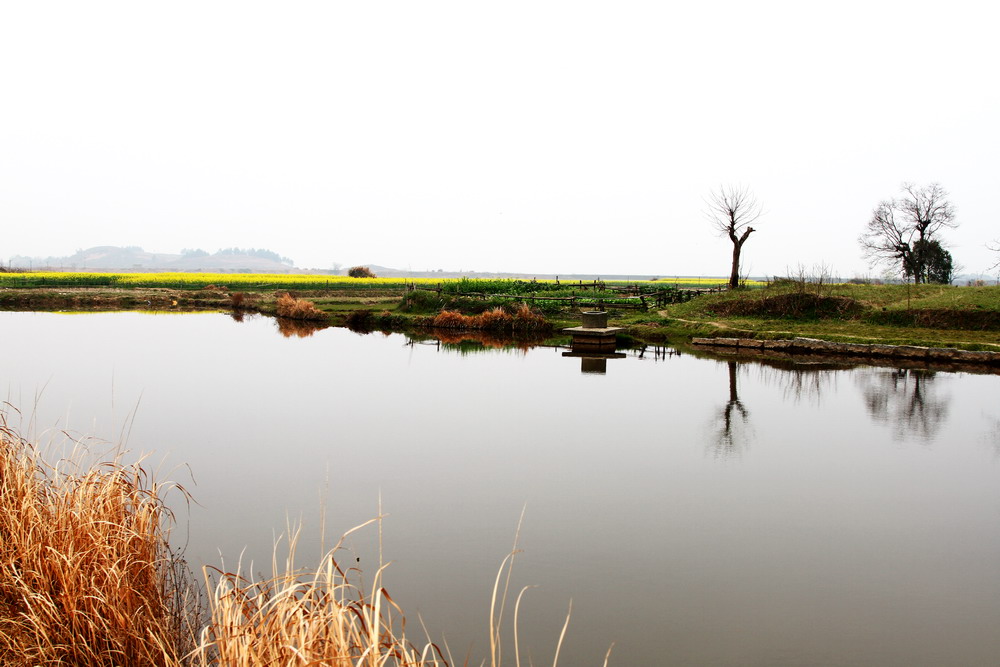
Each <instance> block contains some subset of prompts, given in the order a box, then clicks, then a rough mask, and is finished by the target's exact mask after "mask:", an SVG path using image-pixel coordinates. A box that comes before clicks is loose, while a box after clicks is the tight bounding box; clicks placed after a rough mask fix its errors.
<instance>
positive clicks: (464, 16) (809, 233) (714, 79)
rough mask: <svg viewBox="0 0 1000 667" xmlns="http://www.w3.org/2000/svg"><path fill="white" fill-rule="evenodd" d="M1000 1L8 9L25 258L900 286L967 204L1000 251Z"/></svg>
mask: <svg viewBox="0 0 1000 667" xmlns="http://www.w3.org/2000/svg"><path fill="white" fill-rule="evenodd" d="M998 14H1000V9H998V8H990V3H986V2H955V1H953V2H948V3H943V2H933V3H931V2H919V1H916V2H914V1H908V2H883V1H879V0H870V1H868V2H850V1H847V2H838V3H818V2H762V1H757V2H712V1H705V2H685V3H679V2H666V1H661V2H630V1H628V0H620V1H619V2H614V3H610V2H588V1H587V0H573V1H566V2H563V1H546V0H532V1H529V2H521V1H519V0H504V1H503V2H476V1H473V0H464V1H455V2H443V1H437V0H426V1H418V0H408V1H390V0H387V1H378V0H366V1H363V2H357V1H355V2H341V1H337V0H326V1H323V2H308V1H303V2H294V1H286V2H254V1H252V0H240V1H238V2H235V1H232V2H231V1H222V0H219V1H213V0H199V1H197V2H187V1H185V0H173V1H171V2H145V1H136V0H128V1H125V2H106V1H102V0H90V1H88V2H76V1H73V2H58V1H44V0H38V1H35V2H18V1H16V0H10V1H5V2H0V229H2V234H0V258H9V257H10V256H12V255H27V256H61V255H68V254H72V253H73V252H75V251H76V250H78V249H81V248H88V247H91V246H96V245H137V246H141V247H143V248H144V249H146V250H147V251H152V252H163V253H167V252H179V251H180V250H181V249H182V248H203V249H205V250H208V251H209V252H213V251H215V250H217V249H219V248H226V247H232V246H237V247H254V248H267V249H270V250H273V251H275V252H278V253H279V254H281V255H283V256H287V257H290V258H292V259H293V260H294V261H295V263H296V266H299V267H314V268H320V269H329V268H332V267H334V266H337V265H340V266H345V267H346V266H351V265H355V264H378V265H382V266H389V267H394V268H400V269H411V270H415V271H416V270H428V269H429V270H436V269H445V270H448V271H454V270H466V271H470V270H476V271H509V272H525V273H540V274H541V273H544V274H553V273H555V274H558V273H564V274H569V273H598V274H601V273H605V274H609V275H610V274H626V275H632V274H635V275H650V274H652V275H662V276H669V275H694V276H699V275H705V276H711V275H719V276H721V275H727V274H728V271H729V262H730V259H731V249H732V244H731V243H730V241H729V240H728V239H726V238H720V237H718V236H717V235H716V233H715V232H714V231H713V229H712V227H711V225H710V224H709V222H708V221H707V220H706V217H705V210H706V208H707V205H706V199H707V198H708V197H709V196H710V194H711V192H712V191H713V190H715V189H718V188H719V187H720V186H722V185H737V186H743V187H747V188H749V189H750V190H751V191H752V192H753V193H754V194H755V195H756V196H757V198H758V200H759V201H760V202H761V203H762V205H763V207H764V210H765V214H764V215H763V217H762V218H761V219H760V220H759V221H758V224H755V225H754V227H755V229H756V230H757V231H756V232H755V233H754V234H753V235H752V236H751V237H750V239H749V240H748V241H747V243H746V245H745V246H744V268H743V271H744V273H746V274H749V275H766V276H769V275H784V274H788V273H797V272H798V271H799V270H800V269H801V268H805V269H806V270H807V271H810V270H813V269H817V268H825V269H826V270H827V272H829V273H832V274H833V275H839V276H843V277H853V276H865V275H868V276H878V275H880V274H881V269H871V268H869V266H868V264H867V262H866V261H865V260H864V259H863V257H862V256H861V252H860V249H859V246H858V243H857V237H858V235H859V234H860V233H861V231H862V230H863V227H864V225H865V223H866V222H867V220H868V219H869V217H870V216H871V212H872V209H873V208H874V207H875V206H876V205H877V204H878V203H879V201H880V200H883V199H887V198H891V197H893V196H896V195H898V194H899V189H900V186H901V184H902V183H903V182H906V181H908V182H913V183H916V184H918V185H925V184H929V183H932V182H938V183H940V184H941V185H942V186H943V187H944V188H945V189H946V190H947V191H948V192H949V194H950V200H951V202H952V203H953V204H954V205H955V207H956V208H957V212H958V217H957V221H958V223H959V225H960V226H959V228H958V229H956V230H948V231H947V232H946V233H945V234H944V235H943V237H942V238H943V240H944V241H945V242H946V244H947V246H948V247H949V249H950V250H951V252H952V254H953V256H954V258H955V261H956V262H957V263H958V264H959V265H961V266H962V267H963V269H964V271H966V272H973V273H974V272H980V271H984V270H986V269H987V267H989V266H990V265H992V264H994V263H995V262H996V260H997V259H998V258H1000V256H998V253H994V252H991V251H990V250H988V249H987V247H986V244H987V243H989V242H991V241H994V240H997V239H1000V224H998V223H1000V219H998V218H1000V216H998V213H997V211H998V206H997V205H996V203H997V202H996V199H995V198H996V197H997V196H998V194H1000V165H998V156H1000V123H998V119H1000V86H998V85H997V64H998V63H1000V40H998V39H996V36H995V34H994V31H995V26H996V25H997V22H998V18H1000V16H998Z"/></svg>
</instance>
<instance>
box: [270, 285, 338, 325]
mask: <svg viewBox="0 0 1000 667" xmlns="http://www.w3.org/2000/svg"><path fill="white" fill-rule="evenodd" d="M276 308H277V313H278V317H287V318H290V319H293V320H326V319H328V317H327V315H326V313H324V312H323V311H322V310H320V309H319V308H317V307H316V305H315V304H314V303H313V302H311V301H307V300H306V299H296V298H295V297H293V296H291V295H290V294H288V293H287V292H286V293H285V294H282V295H281V296H279V297H278V301H277V302H276Z"/></svg>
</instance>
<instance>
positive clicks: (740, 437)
mask: <svg viewBox="0 0 1000 667" xmlns="http://www.w3.org/2000/svg"><path fill="white" fill-rule="evenodd" d="M726 365H727V367H728V371H729V372H728V376H729V400H728V401H726V404H725V405H724V406H723V408H722V412H721V413H720V415H719V417H718V418H717V420H716V421H718V423H719V426H718V430H717V432H716V437H715V440H714V447H715V456H716V458H722V459H729V458H733V457H736V456H739V455H740V454H741V453H742V452H743V450H744V449H745V448H746V446H747V445H748V444H749V442H750V437H751V435H752V431H751V429H750V425H749V421H750V411H749V410H747V408H746V406H745V405H743V401H741V400H740V393H739V375H740V367H741V366H742V365H744V364H740V363H739V362H736V361H727V362H726Z"/></svg>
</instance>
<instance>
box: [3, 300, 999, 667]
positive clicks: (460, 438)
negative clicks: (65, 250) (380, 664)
mask: <svg viewBox="0 0 1000 667" xmlns="http://www.w3.org/2000/svg"><path fill="white" fill-rule="evenodd" d="M0 331H2V332H3V333H2V334H0V336H2V339H3V341H4V343H5V345H4V346H3V347H4V350H5V356H4V358H3V359H2V360H0V382H2V383H3V384H0V390H5V392H6V396H7V400H9V401H10V402H11V403H13V404H14V405H16V406H18V407H19V408H20V409H21V416H20V418H18V417H16V416H13V417H12V418H11V419H12V421H14V422H18V420H19V421H20V424H21V430H22V431H24V432H28V431H30V432H32V433H34V434H35V435H36V436H38V437H39V438H41V439H43V440H45V439H50V440H57V439H58V438H59V437H60V436H59V433H60V431H62V430H68V431H70V432H72V433H74V434H79V435H87V436H94V437H96V438H98V439H102V440H105V441H110V442H120V441H121V440H122V439H127V446H128V448H129V449H130V450H132V451H133V452H135V453H138V452H153V454H152V456H151V458H150V459H149V461H151V462H155V464H156V465H155V467H158V468H159V470H160V473H159V477H160V478H161V479H162V478H169V479H173V480H176V481H178V482H179V483H181V484H183V485H185V486H186V487H187V488H188V489H189V490H190V491H191V493H192V495H193V496H194V499H195V500H196V502H197V504H196V505H193V506H192V507H191V509H190V512H187V513H185V510H184V503H183V502H182V501H181V498H180V496H179V495H176V496H174V501H175V502H174V506H175V507H177V508H178V510H179V511H180V512H181V514H182V525H181V527H180V529H179V530H178V531H177V533H176V534H175V537H176V538H177V540H178V541H186V542H187V544H188V546H187V555H188V558H189V561H190V562H191V564H192V565H193V566H194V567H195V568H196V569H198V568H200V567H201V565H203V564H210V565H218V564H219V563H220V560H221V559H225V562H226V563H227V564H229V565H230V566H232V565H234V564H235V561H236V560H237V559H238V558H240V555H241V554H242V557H243V559H244V562H248V561H251V560H252V561H253V564H254V569H255V570H260V571H267V570H269V568H270V557H271V551H272V546H271V545H272V544H273V542H274V538H275V536H277V535H280V534H282V533H284V532H285V531H286V526H287V524H288V522H289V521H294V520H300V519H301V520H302V521H304V523H305V528H304V532H303V538H302V541H301V545H300V560H302V561H303V562H308V561H309V560H310V559H311V558H315V556H318V554H319V553H320V552H321V550H322V543H321V539H320V534H321V530H320V525H321V523H322V521H321V515H322V511H321V508H324V507H325V515H326V518H325V524H326V532H327V536H326V542H327V543H328V545H329V542H330V541H331V537H334V536H335V534H338V535H339V533H341V532H343V531H345V530H347V529H349V528H351V527H353V526H355V525H357V524H360V523H362V522H363V521H365V520H367V519H369V518H371V517H373V516H375V515H376V513H377V512H378V506H379V501H380V499H381V503H382V509H383V511H384V513H385V514H386V515H387V517H386V518H385V520H384V522H383V555H384V558H385V559H386V560H391V561H393V563H392V565H391V566H390V567H389V569H388V571H387V575H386V576H387V580H386V585H387V587H388V589H389V590H390V592H391V593H392V595H393V597H394V599H395V600H397V602H399V603H400V604H401V606H402V607H403V608H404V610H406V612H407V614H408V616H409V617H410V620H411V625H410V626H409V627H410V628H411V630H412V628H415V627H417V626H418V625H419V623H418V622H417V619H416V615H417V614H419V615H420V616H421V617H422V619H423V621H424V623H425V624H426V625H427V627H428V629H429V630H430V632H431V633H432V635H433V638H434V639H435V640H438V641H440V640H441V638H442V636H444V638H445V639H446V640H447V642H448V644H449V646H450V647H451V650H452V653H453V654H454V655H455V657H456V659H457V661H458V662H461V661H462V659H463V658H464V657H465V655H466V654H467V653H468V654H469V655H471V656H472V658H473V659H472V660H471V662H472V663H474V664H478V663H479V661H480V660H481V659H482V658H484V657H486V655H487V651H488V641H487V618H488V605H489V596H490V590H491V587H492V583H493V578H494V576H495V574H496V571H497V568H498V567H499V565H500V562H501V560H502V559H503V557H504V556H505V555H506V554H507V553H508V552H509V551H510V549H511V547H512V545H513V541H514V534H515V530H516V526H517V522H518V517H519V516H520V515H521V512H522V509H523V508H526V511H525V519H524V524H523V526H522V528H521V533H520V542H519V546H520V547H521V548H522V549H523V553H521V554H519V555H518V559H517V560H516V561H515V565H514V572H513V583H512V588H513V589H514V590H515V591H517V590H520V588H521V587H522V586H525V585H538V588H536V589H532V590H530V591H528V593H526V595H525V598H524V601H523V603H522V609H521V623H520V626H521V635H522V644H527V645H528V646H529V647H530V655H531V658H532V659H533V661H534V662H535V664H549V663H551V660H552V655H553V653H554V650H555V644H556V641H557V638H558V636H559V631H560V629H561V627H562V623H563V620H564V617H565V614H566V609H567V606H568V605H569V602H570V600H571V599H572V604H573V613H572V620H571V622H570V626H569V631H568V634H567V636H566V640H565V644H564V646H563V649H562V652H561V655H560V664H562V665H587V664H589V665H600V664H601V663H602V661H603V658H604V654H605V653H606V651H607V649H608V647H609V646H610V645H611V644H612V642H614V644H615V646H614V650H613V652H612V654H611V660H610V664H612V665H639V664H644V665H651V664H659V665H985V664H997V663H998V661H1000V632H998V631H997V628H998V627H1000V407H998V405H997V396H998V389H1000V378H998V376H995V375H975V374H948V373H936V374H935V373H928V372H921V371H912V370H910V371H907V370H897V369H889V368H871V367H855V368H851V367H846V366H845V367H839V366H833V365H823V366H820V365H803V366H793V365H787V367H785V368H775V367H773V366H767V365H761V364H757V363H747V362H726V361H713V360H706V359H699V358H695V357H693V356H690V355H676V354H670V355H668V356H666V357H661V356H659V355H657V354H654V351H653V350H649V351H647V353H646V354H645V355H644V356H643V357H642V358H640V357H639V356H638V353H636V352H630V353H629V356H628V357H627V358H625V359H615V360H609V361H608V362H607V369H606V373H605V374H594V373H582V372H581V361H580V360H579V359H574V358H566V357H563V356H562V350H557V349H552V348H535V349H531V350H527V351H519V350H515V351H500V350H487V351H482V352H477V353H460V352H458V351H455V350H454V349H452V348H449V347H447V346H444V347H442V346H435V345H424V344H409V342H408V340H407V339H406V338H405V337H404V336H401V335H389V336H385V335H382V334H371V335H367V336H362V335H358V334H355V333H351V332H349V331H347V330H344V329H326V330H323V331H319V332H317V333H315V334H314V335H311V336H307V337H298V336H291V337H285V336H282V335H280V334H279V332H278V331H277V328H276V326H275V324H274V323H273V321H271V320H267V319H262V318H261V319H250V320H248V321H245V322H243V323H237V322H234V321H233V320H232V319H230V318H228V317H226V316H224V315H218V314H199V315H145V314H139V313H124V314H97V315H60V314H48V313H45V314H28V313H0ZM4 385H5V386H4ZM94 446H95V447H101V446H102V445H100V444H98V443H95V445H94ZM347 545H348V547H349V548H350V549H352V553H351V556H350V558H360V563H361V566H362V567H363V568H365V569H366V570H367V571H368V572H369V573H371V572H374V569H375V567H377V563H378V558H379V556H378V550H377V547H376V545H377V533H376V532H375V531H366V532H362V533H360V534H357V536H355V537H352V538H351V539H349V540H348V543H347ZM507 629H508V630H509V623H508V624H507ZM507 634H508V635H509V632H508V633H507ZM524 658H525V656H524V655H522V659H524ZM505 662H507V663H510V664H513V654H508V655H507V656H505Z"/></svg>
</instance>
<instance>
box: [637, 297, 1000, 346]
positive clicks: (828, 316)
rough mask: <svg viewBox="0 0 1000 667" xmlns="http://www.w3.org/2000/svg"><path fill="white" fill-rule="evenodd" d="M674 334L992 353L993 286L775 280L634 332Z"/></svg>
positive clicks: (663, 315) (999, 334) (995, 341)
mask: <svg viewBox="0 0 1000 667" xmlns="http://www.w3.org/2000/svg"><path fill="white" fill-rule="evenodd" d="M644 327H645V328H650V329H669V330H671V331H673V332H676V333H677V334H681V335H688V336H691V335H699V336H734V337H747V338H762V339H776V338H787V337H794V336H808V337H812V338H820V339H823V340H830V341H834V342H851V343H866V342H870V343H885V344H894V345H925V346H931V347H960V348H965V349H983V350H996V349H1000V287H995V286H993V287H956V286H950V285H822V286H817V285H811V284H808V283H805V284H803V283H794V282H789V283H779V284H775V285H772V286H769V287H765V288H762V289H755V290H737V291H733V292H726V293H722V294H714V295H706V296H703V297H700V298H698V299H695V300H693V301H691V302H688V303H683V304H674V305H671V306H668V307H666V308H664V309H661V310H660V311H659V312H657V313H656V316H655V317H647V318H645V321H644V322H643V321H637V322H636V328H638V329H642V328H644Z"/></svg>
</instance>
